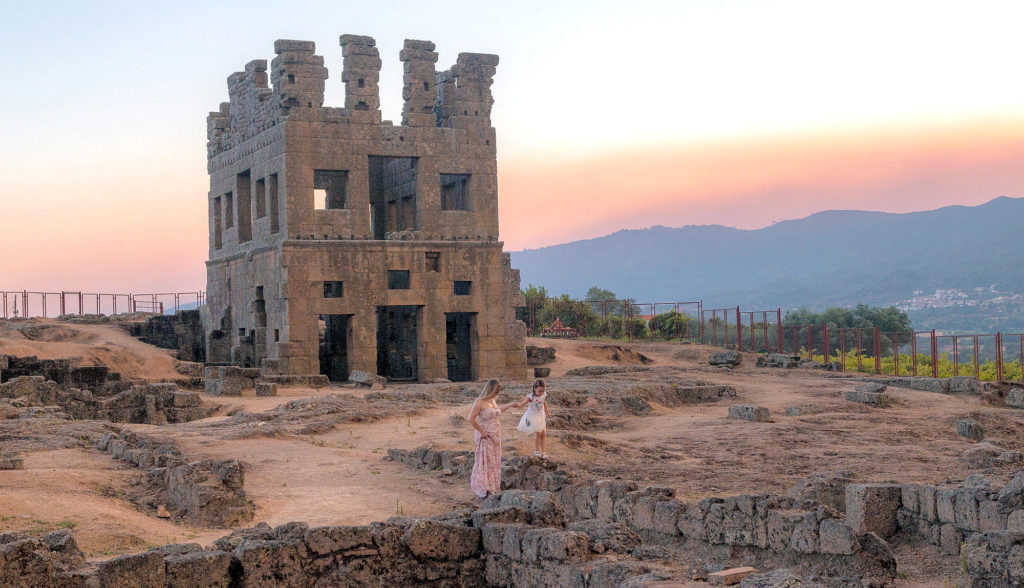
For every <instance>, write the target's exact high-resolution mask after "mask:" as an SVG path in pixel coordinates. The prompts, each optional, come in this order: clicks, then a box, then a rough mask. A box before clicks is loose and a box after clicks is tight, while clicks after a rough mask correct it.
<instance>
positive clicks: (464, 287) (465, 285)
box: [455, 280, 473, 296]
mask: <svg viewBox="0 0 1024 588" xmlns="http://www.w3.org/2000/svg"><path fill="white" fill-rule="evenodd" d="M472 289H473V282H470V281H468V280H456V281H455V295H456V296H469V295H470V293H471V291H472Z"/></svg>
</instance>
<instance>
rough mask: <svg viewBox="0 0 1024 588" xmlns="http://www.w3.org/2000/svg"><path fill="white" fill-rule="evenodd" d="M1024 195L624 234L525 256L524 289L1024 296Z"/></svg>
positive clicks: (678, 297) (698, 295)
mask: <svg viewBox="0 0 1024 588" xmlns="http://www.w3.org/2000/svg"><path fill="white" fill-rule="evenodd" d="M1022 229H1024V198H1009V197H1005V196H1004V197H1000V198H996V199H995V200H992V201H990V202H987V203H985V204H982V205H979V206H973V207H970V206H948V207H945V208H940V209H937V210H930V211H926V212H913V213H905V214H892V213H883V212H865V211H856V210H848V211H847V210H830V211H826V212H820V213H817V214H814V215H811V216H808V217H806V218H802V219H799V220H791V221H785V222H780V223H777V224H774V225H772V226H769V227H765V228H762V229H757V230H740V229H734V228H729V227H724V226H720V225H705V226H686V227H681V228H669V227H662V226H656V227H651V228H649V229H638V230H623V231H618V232H616V233H612V234H611V235H607V236H604V237H600V238H597V239H589V240H585V241H575V242H572V243H565V244H563V245H555V246H551V247H543V248H541V249H532V250H525V251H517V252H513V253H512V265H513V267H517V268H519V269H520V270H521V276H522V284H523V287H524V288H525V287H526V285H527V284H534V285H538V286H545V287H546V288H547V289H548V291H549V292H551V293H556V294H557V293H563V292H564V293H568V294H570V295H572V296H574V297H581V298H582V297H583V296H584V294H585V293H586V291H587V289H588V288H589V287H591V286H600V287H602V288H605V289H608V290H611V291H613V292H615V293H616V294H617V295H618V296H620V297H630V298H635V299H637V301H639V302H662V301H685V300H704V302H705V308H710V307H712V306H716V305H717V306H735V305H737V304H738V305H741V306H743V307H744V308H753V307H758V308H775V307H778V306H781V307H782V308H783V309H789V308H796V307H799V306H808V307H810V308H823V307H827V306H836V305H848V304H854V303H858V302H864V303H869V304H892V303H895V302H897V301H899V300H905V299H907V298H910V297H911V296H912V294H913V292H914V291H915V290H924V291H926V292H932V291H934V290H936V289H938V288H959V289H968V288H975V287H979V286H992V285H994V286H995V287H996V288H997V289H998V290H1001V291H1012V292H1024V230H1022Z"/></svg>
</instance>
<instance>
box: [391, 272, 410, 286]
mask: <svg viewBox="0 0 1024 588" xmlns="http://www.w3.org/2000/svg"><path fill="white" fill-rule="evenodd" d="M408 289H409V270H388V290H408Z"/></svg>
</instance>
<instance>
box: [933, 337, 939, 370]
mask: <svg viewBox="0 0 1024 588" xmlns="http://www.w3.org/2000/svg"><path fill="white" fill-rule="evenodd" d="M932 377H933V378H937V377H939V345H938V343H937V342H936V341H935V329H932Z"/></svg>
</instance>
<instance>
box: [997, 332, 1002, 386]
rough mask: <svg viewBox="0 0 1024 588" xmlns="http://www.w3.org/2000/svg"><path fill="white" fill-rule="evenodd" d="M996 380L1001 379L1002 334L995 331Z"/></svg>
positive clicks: (1000, 380)
mask: <svg viewBox="0 0 1024 588" xmlns="http://www.w3.org/2000/svg"><path fill="white" fill-rule="evenodd" d="M996 381H997V382H1002V381H1003V334H1002V333H1001V332H996Z"/></svg>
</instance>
